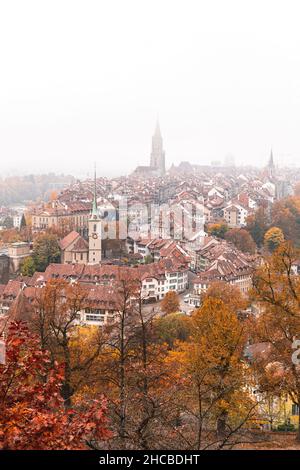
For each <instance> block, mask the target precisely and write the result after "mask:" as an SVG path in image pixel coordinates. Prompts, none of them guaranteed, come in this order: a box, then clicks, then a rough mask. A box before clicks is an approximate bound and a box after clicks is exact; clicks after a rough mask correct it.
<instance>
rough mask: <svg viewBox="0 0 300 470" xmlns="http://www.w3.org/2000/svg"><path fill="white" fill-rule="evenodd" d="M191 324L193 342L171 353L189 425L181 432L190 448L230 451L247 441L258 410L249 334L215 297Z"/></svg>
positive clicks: (182, 404)
mask: <svg viewBox="0 0 300 470" xmlns="http://www.w3.org/2000/svg"><path fill="white" fill-rule="evenodd" d="M192 321H193V330H192V331H193V333H192V336H191V338H190V339H189V341H187V342H186V343H181V344H180V345H179V346H178V349H177V351H175V352H171V353H170V358H171V360H173V361H174V367H173V370H174V371H175V372H174V373H175V374H178V376H179V377H178V379H177V380H178V381H179V384H178V392H177V394H178V395H177V397H178V401H179V402H180V403H181V408H182V412H181V413H182V415H184V416H185V419H186V420H187V422H189V423H190V426H188V425H187V426H186V427H185V428H184V429H182V430H181V429H180V428H179V429H178V432H179V433H181V435H182V437H183V438H184V439H185V441H186V442H187V443H188V448H190V449H198V450H200V449H216V448H217V449H222V448H231V447H233V446H234V445H236V443H238V442H241V441H243V436H242V428H243V426H244V425H245V424H246V423H247V421H248V420H250V418H252V417H253V413H254V410H255V407H256V403H255V402H254V401H253V400H252V399H251V396H250V395H249V393H248V392H247V390H246V387H245V385H246V383H248V384H249V383H250V381H249V376H248V368H247V367H246V366H245V362H244V348H245V344H246V338H247V335H246V332H245V330H244V327H243V324H241V323H240V322H239V320H238V318H237V315H236V313H235V312H233V311H232V310H231V309H230V308H229V307H228V306H226V305H225V304H224V302H222V301H221V300H219V299H216V298H207V299H206V300H205V301H204V303H203V305H202V306H201V308H200V309H198V310H197V311H196V312H195V313H194V314H193V317H192ZM181 377H184V378H185V380H184V381H182V380H181Z"/></svg>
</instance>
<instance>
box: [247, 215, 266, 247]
mask: <svg viewBox="0 0 300 470" xmlns="http://www.w3.org/2000/svg"><path fill="white" fill-rule="evenodd" d="M268 221H269V217H268V214H267V208H266V207H264V206H260V207H258V209H257V210H256V211H255V213H254V214H251V215H250V216H249V217H247V221H246V222H247V225H246V229H247V230H248V232H249V233H250V235H251V236H252V238H253V240H254V241H255V243H256V245H257V246H258V247H260V246H262V244H263V242H264V235H265V233H266V231H267V230H268V228H269V224H268Z"/></svg>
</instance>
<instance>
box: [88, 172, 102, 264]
mask: <svg viewBox="0 0 300 470" xmlns="http://www.w3.org/2000/svg"><path fill="white" fill-rule="evenodd" d="M99 263H101V218H100V215H99V211H98V207H97V188H96V168H95V178H94V199H93V206H92V212H91V216H90V219H89V264H99Z"/></svg>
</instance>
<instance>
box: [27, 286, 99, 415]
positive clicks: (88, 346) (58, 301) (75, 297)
mask: <svg viewBox="0 0 300 470" xmlns="http://www.w3.org/2000/svg"><path fill="white" fill-rule="evenodd" d="M86 295H87V293H86V289H84V288H83V287H81V286H79V285H77V284H70V283H68V282H66V281H64V280H61V279H58V280H57V279H55V280H51V281H49V282H48V283H47V285H46V286H45V287H44V288H42V289H40V288H39V289H38V288H37V289H36V291H35V298H34V300H33V302H32V303H31V309H32V313H31V318H30V320H29V326H30V328H31V330H32V331H33V332H34V333H35V334H36V335H37V336H38V338H39V340H40V346H41V348H42V349H46V350H48V351H49V352H50V355H51V358H52V360H53V361H59V362H62V363H63V364H64V367H63V380H62V387H61V395H62V397H63V399H64V404H65V407H66V408H70V407H71V405H72V397H73V395H74V394H75V393H76V392H78V391H79V390H80V389H81V387H82V386H84V384H86V383H87V382H89V380H90V377H91V375H92V372H93V371H92V368H93V366H94V364H95V361H96V359H97V358H98V357H99V354H100V352H101V350H102V347H103V344H104V343H105V338H104V335H103V334H102V333H103V332H102V330H101V329H99V328H96V329H94V330H90V332H91V334H90V335H88V337H86V340H85V342H84V341H81V340H80V338H84V334H83V333H82V331H80V327H79V326H78V325H77V323H76V320H77V318H78V312H80V311H81V310H82V309H83V308H85V306H86Z"/></svg>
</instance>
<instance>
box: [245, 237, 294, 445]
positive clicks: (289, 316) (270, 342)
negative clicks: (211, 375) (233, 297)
mask: <svg viewBox="0 0 300 470" xmlns="http://www.w3.org/2000/svg"><path fill="white" fill-rule="evenodd" d="M299 256H300V252H299V250H296V249H295V248H293V246H292V245H291V244H290V243H287V242H285V243H283V244H281V245H280V246H279V247H278V248H277V250H275V251H274V253H273V254H272V255H271V256H268V257H267V258H265V260H264V263H263V264H262V266H261V267H260V268H259V269H257V271H256V272H255V275H254V277H253V286H254V288H253V299H254V300H255V301H256V302H257V303H258V304H259V305H260V307H261V313H260V315H259V316H258V318H257V319H256V320H254V321H253V331H254V334H253V341H256V342H260V343H264V344H265V347H264V354H261V355H259V356H257V357H255V366H256V369H257V373H258V377H259V379H260V386H261V389H262V390H263V391H272V393H278V394H279V395H281V394H282V393H285V394H287V395H289V397H290V398H291V400H292V401H293V403H295V404H297V405H298V407H299V409H300V365H299V364H298V363H297V361H295V360H293V354H294V353H295V351H296V349H295V341H296V340H297V339H298V340H299V339H300V313H299V306H300V277H299V275H298V274H297V272H296V270H295V268H294V267H295V266H296V262H297V261H298V260H299ZM297 440H298V441H300V411H299V428H298V435H297Z"/></svg>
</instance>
